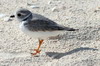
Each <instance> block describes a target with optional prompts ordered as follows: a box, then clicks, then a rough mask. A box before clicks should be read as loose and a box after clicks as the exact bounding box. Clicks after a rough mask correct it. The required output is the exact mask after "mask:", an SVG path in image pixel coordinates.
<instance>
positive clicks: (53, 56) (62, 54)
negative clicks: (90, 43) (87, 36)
mask: <svg viewBox="0 0 100 66" xmlns="http://www.w3.org/2000/svg"><path fill="white" fill-rule="evenodd" d="M84 50H93V51H97V50H98V49H95V48H88V47H80V48H76V49H73V50H71V51H69V52H65V53H57V52H46V55H47V56H49V57H52V58H54V59H60V58H61V57H63V56H66V55H70V54H73V53H76V52H79V51H84Z"/></svg>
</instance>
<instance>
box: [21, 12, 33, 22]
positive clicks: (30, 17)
mask: <svg viewBox="0 0 100 66" xmlns="http://www.w3.org/2000/svg"><path fill="white" fill-rule="evenodd" d="M30 19H32V13H30V14H29V15H27V16H26V17H25V18H24V19H23V20H22V21H27V20H30Z"/></svg>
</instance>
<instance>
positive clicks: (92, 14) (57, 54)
mask: <svg viewBox="0 0 100 66" xmlns="http://www.w3.org/2000/svg"><path fill="white" fill-rule="evenodd" d="M20 7H23V8H27V9H29V10H30V11H32V12H34V13H38V14H41V15H44V16H46V17H48V18H50V19H52V20H54V21H55V22H57V23H59V24H61V25H65V26H68V27H72V28H76V29H79V31H75V32H66V33H65V34H64V35H62V36H61V38H59V39H54V40H45V41H44V43H43V45H42V47H41V50H42V51H41V53H40V54H39V55H37V56H32V55H31V54H30V53H31V52H33V51H32V49H35V48H37V45H38V40H37V39H33V38H32V37H29V36H27V35H25V34H24V33H23V32H22V31H21V30H20V29H19V26H18V21H17V20H16V19H14V20H12V21H5V20H4V18H5V17H8V16H10V15H11V14H14V13H15V11H16V10H18V9H19V8H20ZM32 7H33V8H32ZM0 14H5V15H6V16H5V15H2V16H0V66H100V0H0Z"/></svg>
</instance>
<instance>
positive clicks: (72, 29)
mask: <svg viewBox="0 0 100 66" xmlns="http://www.w3.org/2000/svg"><path fill="white" fill-rule="evenodd" d="M65 30H67V31H78V30H79V29H74V28H69V27H65Z"/></svg>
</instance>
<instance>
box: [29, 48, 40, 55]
mask: <svg viewBox="0 0 100 66" xmlns="http://www.w3.org/2000/svg"><path fill="white" fill-rule="evenodd" d="M34 51H36V52H35V53H31V54H32V55H37V54H38V53H40V52H41V50H39V49H34Z"/></svg>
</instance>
